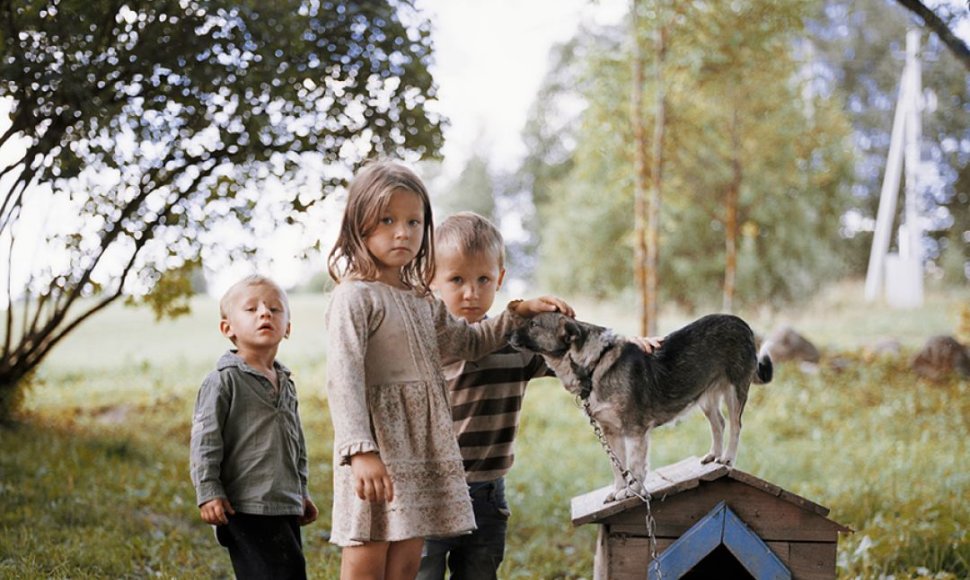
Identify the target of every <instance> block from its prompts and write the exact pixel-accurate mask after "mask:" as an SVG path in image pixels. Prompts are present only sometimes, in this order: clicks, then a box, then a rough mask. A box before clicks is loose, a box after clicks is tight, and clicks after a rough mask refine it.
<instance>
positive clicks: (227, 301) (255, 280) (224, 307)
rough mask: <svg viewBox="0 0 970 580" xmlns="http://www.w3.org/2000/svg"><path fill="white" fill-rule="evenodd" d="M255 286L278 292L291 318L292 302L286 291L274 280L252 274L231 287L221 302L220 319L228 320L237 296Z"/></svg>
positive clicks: (287, 314)
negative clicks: (266, 287) (269, 288)
mask: <svg viewBox="0 0 970 580" xmlns="http://www.w3.org/2000/svg"><path fill="white" fill-rule="evenodd" d="M253 286H269V287H271V288H273V289H274V290H276V292H277V293H278V294H279V295H280V299H281V300H282V301H283V308H285V309H286V316H287V318H289V315H290V300H289V298H287V296H286V291H284V290H283V288H282V287H281V286H280V285H279V284H277V283H276V282H275V281H273V279H272V278H269V277H268V276H263V275H262V274H250V275H249V276H246V277H245V278H243V279H242V280H240V281H238V282H236V283H235V284H233V285H232V286H230V287H229V289H228V290H226V292H225V294H223V295H222V298H221V299H220V300H219V317H220V318H221V319H223V320H226V318H228V316H229V309H230V308H231V307H232V302H233V300H235V299H236V296H237V295H238V294H239V293H240V292H242V291H243V290H244V289H245V288H251V287H253Z"/></svg>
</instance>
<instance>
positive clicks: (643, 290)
mask: <svg viewBox="0 0 970 580" xmlns="http://www.w3.org/2000/svg"><path fill="white" fill-rule="evenodd" d="M639 10H640V3H639V2H638V1H637V0H633V5H632V9H631V11H632V14H631V18H630V20H631V21H632V30H631V34H632V35H633V62H632V66H633V87H632V89H633V91H632V95H631V101H632V106H631V110H630V115H631V117H632V121H633V141H634V143H633V151H634V164H635V172H636V174H635V176H634V190H633V224H634V227H633V234H634V235H633V238H634V245H633V279H634V284H635V286H636V291H637V320H638V322H639V324H638V328H639V332H640V334H641V335H642V336H647V335H649V332H648V331H649V329H650V319H651V316H650V310H649V304H650V296H651V294H650V292H649V290H648V286H647V271H646V262H647V236H646V231H647V228H646V225H647V210H646V208H647V204H646V190H647V181H648V177H649V176H648V174H647V170H648V168H647V139H646V130H645V129H644V126H643V83H644V74H643V48H642V46H641V44H640V18H639Z"/></svg>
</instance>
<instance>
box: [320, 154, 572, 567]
mask: <svg viewBox="0 0 970 580" xmlns="http://www.w3.org/2000/svg"><path fill="white" fill-rule="evenodd" d="M433 235H434V228H433V225H432V221H431V203H430V201H429V199H428V193H427V190H426V189H425V187H424V184H423V183H422V182H421V180H420V179H419V178H418V177H417V176H416V175H415V174H414V173H413V172H412V171H410V170H409V169H407V168H405V167H403V166H402V165H400V164H397V163H394V162H387V161H384V162H377V163H372V164H369V165H367V166H365V167H364V168H363V169H362V170H361V171H360V173H358V174H357V176H355V177H354V179H353V180H352V181H351V183H350V187H349V198H348V200H347V209H346V211H345V212H344V217H343V224H342V225H341V229H340V235H339V237H338V239H337V243H336V245H335V246H334V248H333V251H332V252H331V253H330V257H329V261H328V266H329V271H330V275H331V276H332V277H333V278H334V279H335V280H337V282H338V284H337V287H336V289H334V291H333V295H332V298H331V301H330V306H329V309H328V312H327V326H328V331H329V338H330V340H329V342H330V344H329V350H328V352H327V364H328V370H327V389H328V397H329V402H330V415H331V417H332V420H333V426H334V500H333V530H332V534H331V542H333V543H335V544H337V545H338V546H341V547H343V551H342V561H341V570H340V575H341V578H345V579H346V578H355V579H357V578H378V579H388V580H390V579H396V578H414V576H415V575H416V574H417V571H418V567H419V565H420V560H421V547H422V544H423V541H424V540H423V538H424V537H426V536H430V537H441V536H454V535H459V534H463V533H468V532H470V531H472V530H473V529H474V528H475V518H474V514H473V513H472V506H471V501H470V499H469V496H468V486H467V485H466V483H465V472H464V469H463V465H462V459H461V454H460V452H459V450H458V444H457V441H456V439H455V434H454V431H453V430H452V419H451V408H450V406H449V403H448V395H447V387H446V384H445V380H444V378H443V376H442V374H441V368H440V367H441V365H440V360H441V354H442V353H445V354H448V355H452V356H454V357H456V358H464V359H469V360H476V359H478V358H480V357H481V356H484V355H485V354H487V353H489V352H492V351H494V350H496V349H497V348H499V347H501V346H502V345H504V344H505V338H504V337H505V335H506V334H507V333H508V332H509V331H510V330H511V329H512V328H513V327H514V326H515V325H516V324H517V323H518V322H521V318H520V317H531V316H534V315H535V314H538V313H539V312H543V311H551V310H557V309H558V310H560V311H563V312H566V313H568V314H570V315H571V314H572V310H571V309H570V308H569V306H567V305H566V304H565V303H564V302H562V301H561V300H559V299H557V298H553V297H543V298H537V299H533V300H528V301H514V302H512V303H510V304H509V307H508V308H507V309H506V310H505V311H504V312H503V313H502V314H501V315H500V316H497V317H495V318H492V319H488V320H485V321H483V322H481V323H479V324H468V323H466V322H465V321H463V320H459V319H457V318H454V317H452V316H451V315H450V314H449V313H448V310H447V308H446V307H445V305H444V303H443V302H441V301H440V300H437V299H435V298H434V297H432V296H431V294H430V291H429V289H428V285H429V283H430V281H431V279H432V277H433V274H434V255H433V246H434V244H433Z"/></svg>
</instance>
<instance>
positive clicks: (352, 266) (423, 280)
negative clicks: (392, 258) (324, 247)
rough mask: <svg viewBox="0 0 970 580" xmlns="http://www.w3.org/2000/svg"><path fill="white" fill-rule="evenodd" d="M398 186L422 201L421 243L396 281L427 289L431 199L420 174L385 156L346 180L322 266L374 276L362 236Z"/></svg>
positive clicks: (345, 274)
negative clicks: (344, 198) (337, 230)
mask: <svg viewBox="0 0 970 580" xmlns="http://www.w3.org/2000/svg"><path fill="white" fill-rule="evenodd" d="M401 190H404V191H410V192H411V193H414V194H416V195H417V196H418V197H420V198H421V203H422V205H423V206H424V237H423V239H422V240H421V247H420V249H418V253H417V255H416V256H415V257H414V259H413V260H411V261H410V262H408V263H407V264H406V265H405V266H404V267H402V268H401V282H403V283H404V285H405V286H407V287H408V288H411V289H412V290H417V291H418V292H420V293H422V294H428V293H430V292H431V290H430V287H429V285H430V284H431V279H432V278H434V222H433V220H432V216H431V199H430V198H429V197H428V190H427V189H426V188H425V186H424V183H423V182H422V181H421V178H420V177H418V176H417V175H416V174H415V173H414V172H413V171H411V170H410V169H408V168H407V167H405V166H404V165H401V164H400V163H397V162H394V161H389V160H381V161H372V162H369V163H367V164H366V165H364V167H363V168H361V170H360V171H359V172H358V173H357V175H355V176H354V178H353V179H351V180H350V185H349V186H348V196H347V208H346V209H345V210H344V218H343V222H342V223H341V224H340V235H339V236H338V237H337V242H336V243H335V244H334V246H333V250H331V251H330V256H329V257H328V258H327V271H328V272H329V273H330V276H331V277H332V278H333V279H334V280H336V281H337V282H340V281H341V280H343V279H347V278H354V279H360V280H376V279H377V275H378V268H377V264H376V263H375V262H374V257H373V256H372V255H371V253H370V252H369V251H368V250H367V246H366V244H365V239H366V238H367V236H368V235H369V234H370V233H371V232H372V231H373V230H374V228H375V227H377V223H378V220H380V218H381V215H383V213H384V211H385V210H386V209H387V206H388V204H389V203H390V201H391V194H393V193H394V192H395V191H401Z"/></svg>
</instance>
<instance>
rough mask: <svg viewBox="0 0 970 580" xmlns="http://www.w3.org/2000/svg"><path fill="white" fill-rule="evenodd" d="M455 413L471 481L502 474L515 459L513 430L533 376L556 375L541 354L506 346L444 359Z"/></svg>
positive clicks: (459, 443) (456, 429) (453, 415)
mask: <svg viewBox="0 0 970 580" xmlns="http://www.w3.org/2000/svg"><path fill="white" fill-rule="evenodd" d="M445 363H446V364H445V366H444V369H443V370H444V375H445V379H446V380H447V381H448V386H449V388H450V390H451V417H452V419H453V420H454V428H455V434H456V435H457V436H458V446H459V447H460V448H461V456H462V459H463V460H464V463H465V474H466V478H467V480H468V483H477V482H482V481H492V480H495V479H498V478H499V477H502V476H504V475H505V474H506V473H508V471H509V469H510V468H511V467H512V462H513V461H514V460H515V450H514V442H515V434H516V431H517V430H518V427H519V412H520V411H521V409H522V399H523V397H524V396H525V388H526V385H527V384H528V382H529V380H531V379H533V378H536V377H543V376H554V375H553V373H552V371H550V370H549V368H548V367H547V366H546V364H545V362H544V361H543V360H542V357H540V356H539V355H533V354H528V353H523V352H519V351H517V350H515V349H513V348H512V347H511V346H505V347H503V348H502V349H500V350H497V351H495V352H493V353H492V354H490V355H488V356H486V357H484V358H482V359H479V360H477V361H454V362H448V361H445Z"/></svg>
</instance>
